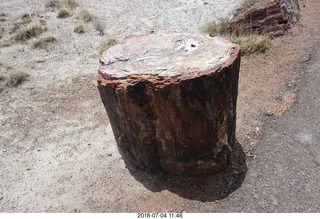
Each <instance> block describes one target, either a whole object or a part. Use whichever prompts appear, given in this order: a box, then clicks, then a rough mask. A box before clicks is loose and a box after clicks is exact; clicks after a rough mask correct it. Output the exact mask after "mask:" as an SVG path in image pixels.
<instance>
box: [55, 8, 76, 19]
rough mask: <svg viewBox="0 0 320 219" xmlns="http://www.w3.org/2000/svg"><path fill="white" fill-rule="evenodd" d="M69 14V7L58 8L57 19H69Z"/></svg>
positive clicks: (70, 10)
mask: <svg viewBox="0 0 320 219" xmlns="http://www.w3.org/2000/svg"><path fill="white" fill-rule="evenodd" d="M71 12H72V9H71V8H70V7H69V6H67V5H63V6H61V7H60V8H59V11H58V15H57V18H66V17H69V16H70V15H71Z"/></svg>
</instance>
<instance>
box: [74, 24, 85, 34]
mask: <svg viewBox="0 0 320 219" xmlns="http://www.w3.org/2000/svg"><path fill="white" fill-rule="evenodd" d="M73 32H75V33H84V32H85V31H84V25H83V23H78V24H77V26H75V28H74V30H73Z"/></svg>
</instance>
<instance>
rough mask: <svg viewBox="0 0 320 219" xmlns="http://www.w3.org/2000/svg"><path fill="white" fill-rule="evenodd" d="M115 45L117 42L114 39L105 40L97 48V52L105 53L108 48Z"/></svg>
mask: <svg viewBox="0 0 320 219" xmlns="http://www.w3.org/2000/svg"><path fill="white" fill-rule="evenodd" d="M116 43H117V40H116V39H115V38H109V39H106V40H105V41H103V42H102V43H101V44H100V46H99V47H98V52H99V53H100V54H102V53H103V52H104V51H106V50H107V49H108V48H110V47H111V46H113V45H115V44H116Z"/></svg>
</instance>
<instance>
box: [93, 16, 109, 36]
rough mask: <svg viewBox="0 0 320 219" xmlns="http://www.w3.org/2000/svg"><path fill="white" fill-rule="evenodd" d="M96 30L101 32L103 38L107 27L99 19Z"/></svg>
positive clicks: (95, 23)
mask: <svg viewBox="0 0 320 219" xmlns="http://www.w3.org/2000/svg"><path fill="white" fill-rule="evenodd" d="M94 28H95V29H96V30H97V31H99V34H100V35H101V36H102V35H104V29H105V28H106V25H105V24H104V23H102V22H101V21H100V20H99V19H98V20H96V21H95V22H94Z"/></svg>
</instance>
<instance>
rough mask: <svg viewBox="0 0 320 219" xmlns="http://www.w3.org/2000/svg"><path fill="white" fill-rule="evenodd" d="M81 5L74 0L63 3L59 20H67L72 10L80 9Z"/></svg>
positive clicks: (58, 16)
mask: <svg viewBox="0 0 320 219" xmlns="http://www.w3.org/2000/svg"><path fill="white" fill-rule="evenodd" d="M78 6H79V4H78V3H77V2H76V1H74V0H64V1H62V3H61V5H60V7H59V11H58V15H57V18H66V17H69V16H71V13H72V10H73V9H75V8H76V7H78Z"/></svg>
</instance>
